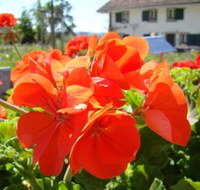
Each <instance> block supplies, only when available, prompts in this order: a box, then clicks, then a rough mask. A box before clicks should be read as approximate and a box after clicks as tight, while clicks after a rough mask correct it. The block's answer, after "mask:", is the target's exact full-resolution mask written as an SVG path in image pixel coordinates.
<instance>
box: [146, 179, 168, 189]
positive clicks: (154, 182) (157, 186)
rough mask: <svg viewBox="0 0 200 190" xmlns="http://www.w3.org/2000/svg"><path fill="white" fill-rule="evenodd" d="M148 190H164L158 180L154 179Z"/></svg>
mask: <svg viewBox="0 0 200 190" xmlns="http://www.w3.org/2000/svg"><path fill="white" fill-rule="evenodd" d="M149 190H166V188H165V186H164V185H163V182H162V181H161V180H160V179H158V178H155V179H154V181H153V183H152V184H151V186H150V189H149Z"/></svg>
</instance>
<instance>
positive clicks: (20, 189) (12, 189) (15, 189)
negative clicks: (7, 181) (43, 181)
mask: <svg viewBox="0 0 200 190" xmlns="http://www.w3.org/2000/svg"><path fill="white" fill-rule="evenodd" d="M3 190H28V188H27V187H26V186H24V185H23V184H18V185H10V186H8V187H5V188H4V189H3Z"/></svg>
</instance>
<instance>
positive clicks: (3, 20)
mask: <svg viewBox="0 0 200 190" xmlns="http://www.w3.org/2000/svg"><path fill="white" fill-rule="evenodd" d="M16 22H17V19H16V18H15V17H14V15H13V14H11V13H2V14H0V28H2V27H8V28H10V27H13V26H15V24H16Z"/></svg>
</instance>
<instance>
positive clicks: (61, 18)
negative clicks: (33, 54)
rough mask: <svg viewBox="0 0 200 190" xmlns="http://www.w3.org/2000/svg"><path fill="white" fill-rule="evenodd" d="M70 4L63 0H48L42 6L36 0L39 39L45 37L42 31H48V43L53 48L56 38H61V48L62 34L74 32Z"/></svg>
mask: <svg viewBox="0 0 200 190" xmlns="http://www.w3.org/2000/svg"><path fill="white" fill-rule="evenodd" d="M71 9H72V6H71V5H70V4H69V3H68V1H65V0H49V1H48V2H46V3H45V4H44V5H43V6H42V5H41V3H40V0H38V2H37V6H36V10H35V13H36V14H35V15H36V19H37V23H38V26H39V27H38V29H39V30H37V32H38V34H39V36H40V37H41V38H40V40H42V39H43V38H44V36H45V37H46V35H44V33H45V32H46V31H49V32H50V38H49V40H50V44H51V46H52V47H53V48H55V47H56V38H60V39H61V49H63V44H62V43H63V42H64V40H63V38H64V34H74V32H73V28H74V27H75V24H74V23H73V17H72V16H71V15H70V11H71Z"/></svg>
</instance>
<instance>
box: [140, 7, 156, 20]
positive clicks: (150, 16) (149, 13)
mask: <svg viewBox="0 0 200 190" xmlns="http://www.w3.org/2000/svg"><path fill="white" fill-rule="evenodd" d="M157 17H158V10H157V9H149V10H144V11H142V21H147V22H157Z"/></svg>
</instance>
